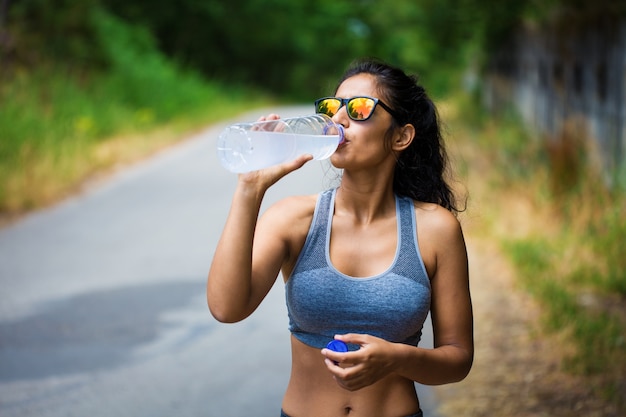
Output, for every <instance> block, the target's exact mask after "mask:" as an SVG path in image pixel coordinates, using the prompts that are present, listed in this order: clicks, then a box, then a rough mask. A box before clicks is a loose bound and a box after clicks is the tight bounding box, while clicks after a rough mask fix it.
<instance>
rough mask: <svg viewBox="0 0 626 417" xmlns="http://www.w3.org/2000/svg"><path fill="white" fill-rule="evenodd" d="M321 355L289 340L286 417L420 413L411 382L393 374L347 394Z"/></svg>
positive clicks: (391, 416) (381, 416) (377, 416)
mask: <svg viewBox="0 0 626 417" xmlns="http://www.w3.org/2000/svg"><path fill="white" fill-rule="evenodd" d="M320 351H321V350H320V349H316V348H313V347H310V346H308V345H305V344H304V343H302V342H300V341H299V340H297V339H296V338H295V337H293V336H291V352H292V368H291V377H290V380H289V384H288V386H287V391H286V393H285V397H284V399H283V405H282V407H283V410H284V412H285V413H287V414H288V415H289V416H291V417H309V416H310V417H325V416H328V417H341V416H346V417H348V416H349V417H401V416H407V415H411V414H414V413H416V412H417V411H418V410H419V401H418V399H417V394H416V392H415V385H414V383H413V381H411V380H409V379H406V378H404V377H402V376H399V375H397V374H393V375H388V376H387V377H385V378H383V379H382V380H380V381H378V382H376V383H375V384H373V385H370V386H368V387H365V388H362V389H360V390H357V391H349V390H347V389H345V388H343V387H341V386H340V385H339V384H338V383H337V382H336V381H335V380H334V379H333V375H332V374H331V373H330V371H329V370H328V368H327V367H326V364H325V363H324V356H323V355H322V354H321V353H320Z"/></svg>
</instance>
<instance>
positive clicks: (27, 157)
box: [0, 12, 272, 219]
mask: <svg viewBox="0 0 626 417" xmlns="http://www.w3.org/2000/svg"><path fill="white" fill-rule="evenodd" d="M90 16H91V18H92V19H93V21H92V27H93V28H94V30H95V41H96V42H97V43H96V45H95V47H97V49H98V50H99V51H101V54H102V55H101V57H102V58H103V60H104V61H105V62H107V63H108V64H107V66H106V67H103V68H99V67H98V66H86V65H80V64H78V63H76V62H70V63H66V62H59V61H55V60H50V59H41V58H38V59H36V61H35V62H36V63H37V65H36V66H34V67H24V66H20V65H16V66H15V67H13V68H12V69H11V73H10V74H6V73H5V74H2V75H4V81H5V82H2V83H0V103H1V105H0V132H1V133H0V135H1V140H0V178H1V180H0V213H1V214H2V215H3V216H4V217H5V219H6V218H10V217H13V216H15V215H18V214H20V213H23V212H25V211H28V210H31V209H34V208H38V207H41V206H45V205H47V204H49V203H51V202H53V201H56V200H58V199H59V198H60V197H63V196H65V195H67V194H68V193H72V192H75V191H76V189H77V187H78V186H79V185H80V184H81V183H82V182H83V181H84V180H85V179H88V178H90V177H91V176H93V175H96V174H98V173H101V172H104V171H106V170H108V169H110V168H112V167H114V166H115V165H117V164H120V163H125V162H130V161H134V160H137V159H138V158H141V157H143V156H145V155H148V154H150V153H152V152H154V151H156V150H158V149H160V148H162V147H164V146H167V145H169V144H172V143H174V142H175V141H177V140H180V138H181V137H182V136H185V135H188V134H189V133H190V132H191V131H193V130H194V129H197V128H200V127H202V126H206V124H208V123H211V122H216V121H219V120H222V119H224V118H227V117H229V116H233V115H234V114H236V113H237V112H240V111H242V109H246V110H249V109H251V108H254V107H256V106H261V105H264V104H268V103H270V102H271V101H272V99H271V98H270V96H269V94H267V93H261V92H260V90H259V89H254V88H252V87H247V88H246V87H241V86H231V85H227V84H225V83H222V82H217V81H209V80H206V79H203V78H202V77H201V76H200V75H199V74H197V73H195V72H193V71H191V70H185V69H183V68H181V67H180V66H177V65H176V64H175V63H173V62H172V61H170V60H167V59H166V58H165V57H164V56H163V55H162V54H161V53H160V52H159V51H158V50H157V48H156V45H155V44H154V40H153V38H152V37H151V36H150V35H149V34H148V33H147V32H146V31H145V30H142V29H141V28H137V27H133V26H130V25H127V24H125V23H123V22H122V21H121V20H119V19H116V18H115V17H114V16H113V15H110V14H106V13H97V12H94V13H93V14H91V15H90ZM0 79H2V78H0ZM8 79H10V82H6V80H8Z"/></svg>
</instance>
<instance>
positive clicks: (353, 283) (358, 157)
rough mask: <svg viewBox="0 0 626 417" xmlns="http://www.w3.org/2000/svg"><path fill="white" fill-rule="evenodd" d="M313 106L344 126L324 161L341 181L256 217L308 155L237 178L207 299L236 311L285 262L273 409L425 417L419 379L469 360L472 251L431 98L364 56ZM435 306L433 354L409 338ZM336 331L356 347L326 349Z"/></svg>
mask: <svg viewBox="0 0 626 417" xmlns="http://www.w3.org/2000/svg"><path fill="white" fill-rule="evenodd" d="M316 111H317V112H318V113H326V114H328V115H329V116H332V118H333V120H334V121H335V122H336V123H339V124H341V125H343V127H344V129H345V141H344V142H343V143H342V144H341V145H340V146H339V148H338V149H337V151H336V152H335V153H334V154H333V155H332V157H331V163H332V164H333V165H334V166H335V167H337V168H340V169H342V170H343V175H342V178H341V182H340V185H339V186H338V187H337V188H336V189H332V190H328V191H326V192H324V193H321V194H320V195H313V196H304V197H289V198H286V199H284V200H282V201H280V202H278V203H276V204H275V205H273V206H272V207H270V208H269V209H268V210H267V211H266V212H265V213H264V214H263V216H261V218H260V219H259V220H258V222H257V218H258V216H259V209H260V206H261V201H262V199H263V196H264V193H265V192H266V191H267V189H268V188H269V187H270V186H271V185H272V184H274V183H275V182H276V181H278V180H279V179H280V178H282V177H283V176H285V175H287V174H288V173H290V172H292V171H294V170H296V169H298V168H300V167H301V166H302V165H304V164H305V163H306V162H307V161H308V160H310V159H311V158H310V156H302V157H300V158H298V159H296V160H295V161H293V162H290V163H285V164H282V165H278V166H274V167H271V168H267V169H264V170H260V171H256V172H252V173H248V174H242V175H240V176H239V178H238V183H237V187H236V190H235V194H234V197H233V202H232V207H231V210H230V213H229V215H228V219H227V221H226V225H225V228H224V232H223V234H222V237H221V239H220V241H219V243H218V246H217V249H216V252H215V256H214V259H213V263H212V265H211V270H210V272H209V277H208V285H207V300H208V304H209V307H210V309H211V312H212V314H213V315H214V317H215V318H216V319H217V320H219V321H221V322H236V321H240V320H243V319H244V318H246V317H247V316H249V315H250V314H251V313H252V312H253V311H254V310H255V309H256V308H257V306H258V305H259V304H260V303H261V301H262V300H263V298H264V297H265V296H266V294H267V293H268V291H269V290H270V288H271V287H272V285H273V284H274V282H275V280H276V278H277V276H278V274H279V272H280V271H282V276H283V277H284V279H285V282H286V284H285V285H286V295H287V306H288V312H289V319H290V324H289V327H290V331H291V333H292V335H291V348H292V372H291V377H290V381H289V384H288V387H287V390H286V393H285V396H284V399H283V404H282V410H281V415H282V416H291V417H307V416H315V417H321V416H331V417H337V416H350V417H401V416H402V417H404V416H421V415H422V412H421V410H420V405H419V400H418V398H417V395H416V391H415V386H414V381H416V382H419V383H421V384H428V385H438V384H446V383H451V382H455V381H459V380H462V379H463V378H465V376H466V375H467V374H468V372H469V370H470V368H471V364H472V359H473V334H472V307H471V301H470V293H469V279H468V269H467V254H466V249H465V244H464V239H463V234H462V231H461V228H460V225H459V222H458V221H457V218H456V216H455V214H456V213H457V209H456V207H455V203H454V198H453V194H452V192H451V190H450V188H449V186H448V185H447V183H446V182H445V180H444V171H445V170H446V157H445V152H444V149H443V144H442V141H441V135H440V130H439V123H438V118H437V114H436V109H435V106H434V104H433V103H432V101H431V100H430V99H429V98H428V97H427V95H426V93H425V91H424V89H423V88H422V87H420V86H419V85H418V84H417V81H416V79H415V78H414V77H411V76H407V75H406V74H405V73H404V72H402V71H401V70H399V69H397V68H393V67H391V66H388V65H386V64H384V63H381V62H377V61H372V60H368V61H362V62H359V63H357V64H356V65H354V66H353V67H352V68H350V69H349V70H348V71H347V72H346V74H345V76H344V77H343V79H342V81H341V82H340V84H339V86H338V88H337V90H336V92H335V97H330V98H324V99H320V100H318V101H316ZM276 118H278V116H276V115H270V116H268V117H267V119H276ZM262 119H263V118H262ZM429 311H430V313H431V318H432V324H433V335H434V348H433V349H425V348H421V347H417V343H418V342H419V338H420V336H421V329H422V325H423V323H424V320H425V318H426V316H427V314H428V312H429ZM333 338H334V339H337V340H340V341H343V342H345V343H346V344H347V345H348V346H349V347H350V350H349V351H348V352H335V351H333V350H330V349H327V348H326V347H325V346H326V344H327V343H328V342H330V341H331V340H333Z"/></svg>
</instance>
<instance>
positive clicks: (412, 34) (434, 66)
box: [2, 0, 545, 100]
mask: <svg viewBox="0 0 626 417" xmlns="http://www.w3.org/2000/svg"><path fill="white" fill-rule="evenodd" d="M539 3H541V4H543V3H545V2H538V1H533V0H521V1H515V2H511V1H504V2H496V3H493V2H491V1H489V0H421V1H412V0H387V1H384V2H382V1H375V0H350V1H348V0H319V1H315V2H300V1H292V0H263V1H261V0H239V1H230V2H225V1H216V0H209V1H206V0H204V1H203V0H178V1H175V2H154V1H149V0H132V1H128V0H59V1H55V2H49V1H45V0H3V5H4V6H3V10H4V11H3V14H4V16H3V18H2V20H3V26H5V29H4V30H3V31H4V32H5V33H4V34H3V38H4V39H3V41H4V42H3V44H4V45H3V51H2V52H3V54H2V55H3V56H2V59H3V64H4V65H3V66H6V65H7V64H8V65H9V66H10V68H16V67H17V68H19V67H22V68H23V67H24V66H26V67H32V66H33V65H40V64H41V63H42V62H50V61H52V62H55V63H56V64H62V65H63V66H66V67H71V68H79V69H82V70H83V71H84V70H85V69H90V70H105V69H107V68H110V67H112V66H115V65H119V61H120V60H121V59H125V58H132V57H128V53H129V51H132V50H135V51H137V50H139V51H144V52H146V51H148V50H150V51H152V50H154V51H158V52H159V53H160V54H162V55H163V59H167V60H169V61H171V62H174V63H176V65H177V66H179V67H180V68H186V69H193V70H194V71H196V72H198V73H199V74H201V75H202V76H203V77H207V78H211V79H220V80H223V81H225V82H230V83H236V84H249V85H256V86H261V87H262V88H264V89H267V90H269V91H272V92H273V93H275V94H279V95H281V96H287V97H295V98H299V99H307V100H310V99H311V97H313V96H317V95H319V94H322V93H323V92H326V91H327V90H328V88H332V87H334V82H335V81H336V79H337V77H338V75H339V74H341V72H342V71H343V70H344V69H345V67H346V65H347V64H348V63H349V62H350V61H352V60H353V59H354V58H355V57H361V56H376V57H379V58H382V59H385V60H387V61H389V62H391V63H393V64H397V65H400V66H402V67H405V68H407V69H408V70H411V71H417V72H419V73H420V74H422V76H423V77H424V78H426V79H428V80H429V82H428V84H429V85H436V86H437V88H438V91H439V92H443V91H445V88H446V87H447V88H450V87H451V81H452V82H453V81H454V78H452V79H451V78H450V75H452V74H454V73H455V72H457V71H458V70H460V69H463V68H464V67H465V66H466V65H467V64H468V62H473V63H476V61H477V60H478V61H480V60H481V59H480V58H479V56H482V55H483V52H484V47H485V46H491V45H492V44H493V43H494V41H497V40H498V39H502V38H503V37H505V36H506V33H507V32H508V31H509V30H511V29H512V28H514V27H515V23H516V22H518V21H519V20H520V17H521V16H522V15H523V14H527V15H536V14H537V13H536V11H535V10H536V9H537V4H539ZM541 9H545V7H543V6H542V7H541ZM544 13H545V12H544ZM112 19H115V20H116V22H117V25H118V26H117V27H112V26H111V24H110V21H111V20H112ZM121 27H124V28H125V29H124V32H125V35H126V38H125V39H120V37H121V36H122V35H120V29H121ZM118 55H120V56H118ZM136 58H137V56H136ZM136 65H137V66H139V67H140V68H141V67H142V66H143V65H144V62H141V61H137V62H136ZM138 71H139V70H138Z"/></svg>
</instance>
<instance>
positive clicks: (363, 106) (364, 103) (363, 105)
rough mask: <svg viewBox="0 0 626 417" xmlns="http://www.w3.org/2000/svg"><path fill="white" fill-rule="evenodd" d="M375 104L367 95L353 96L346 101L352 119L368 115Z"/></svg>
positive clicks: (360, 118) (359, 118) (365, 117)
mask: <svg viewBox="0 0 626 417" xmlns="http://www.w3.org/2000/svg"><path fill="white" fill-rule="evenodd" d="M375 104H376V103H375V102H374V100H372V99H371V98H368V97H357V98H353V99H352V100H350V101H349V102H348V113H349V114H350V117H351V118H352V119H354V120H364V119H367V118H368V117H370V115H371V114H372V111H373V110H374V105H375Z"/></svg>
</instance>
